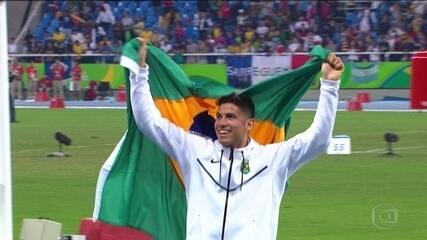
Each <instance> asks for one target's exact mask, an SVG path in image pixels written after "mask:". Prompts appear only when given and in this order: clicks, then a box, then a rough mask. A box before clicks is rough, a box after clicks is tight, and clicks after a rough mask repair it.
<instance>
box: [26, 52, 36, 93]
mask: <svg viewBox="0 0 427 240" xmlns="http://www.w3.org/2000/svg"><path fill="white" fill-rule="evenodd" d="M25 71H26V73H27V86H28V98H30V99H34V98H35V95H36V90H37V69H36V67H35V66H34V61H33V60H31V61H30V63H29V64H28V66H27V67H26V68H25Z"/></svg>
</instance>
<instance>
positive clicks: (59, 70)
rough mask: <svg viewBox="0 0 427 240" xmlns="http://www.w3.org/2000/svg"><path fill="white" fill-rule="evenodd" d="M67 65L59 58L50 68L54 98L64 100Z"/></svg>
mask: <svg viewBox="0 0 427 240" xmlns="http://www.w3.org/2000/svg"><path fill="white" fill-rule="evenodd" d="M67 68H68V67H67V65H65V64H64V63H63V62H61V61H60V60H59V59H58V58H57V59H56V60H55V63H54V64H52V65H51V66H50V71H51V72H52V85H53V86H52V87H53V97H56V98H61V99H64V78H65V72H66V71H67Z"/></svg>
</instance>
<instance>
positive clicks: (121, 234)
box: [79, 218, 153, 240]
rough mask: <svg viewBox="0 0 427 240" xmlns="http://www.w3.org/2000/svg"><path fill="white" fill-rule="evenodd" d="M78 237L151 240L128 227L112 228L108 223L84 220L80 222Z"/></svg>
mask: <svg viewBox="0 0 427 240" xmlns="http://www.w3.org/2000/svg"><path fill="white" fill-rule="evenodd" d="M79 234H80V235H86V239H87V240H118V239H120V240H152V239H153V238H152V237H150V236H149V235H148V234H145V233H143V232H141V231H138V230H136V229H133V228H130V227H120V226H114V225H111V224H108V223H104V222H101V221H97V220H94V219H92V218H84V219H82V220H81V222H80V231H79Z"/></svg>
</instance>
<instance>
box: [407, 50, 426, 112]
mask: <svg viewBox="0 0 427 240" xmlns="http://www.w3.org/2000/svg"><path fill="white" fill-rule="evenodd" d="M426 66H427V52H419V53H415V54H414V56H413V57H412V79H411V92H410V93H411V94H410V95H411V108H414V109H427V67H426Z"/></svg>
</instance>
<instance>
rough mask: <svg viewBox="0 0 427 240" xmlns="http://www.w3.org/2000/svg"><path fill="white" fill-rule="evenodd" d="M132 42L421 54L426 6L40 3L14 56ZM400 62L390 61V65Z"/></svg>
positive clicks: (186, 47)
mask: <svg viewBox="0 0 427 240" xmlns="http://www.w3.org/2000/svg"><path fill="white" fill-rule="evenodd" d="M80 33H81V34H80ZM76 34H80V35H82V36H80V37H79V41H80V43H81V44H82V47H80V46H79V48H77V50H76V47H75V46H74V44H75V41H76V40H75V37H76V36H75V35H76ZM136 35H141V36H144V37H146V38H148V39H150V41H151V42H152V43H153V44H154V45H156V46H159V47H161V48H162V49H164V50H165V51H167V52H169V53H177V52H231V53H241V52H253V53H259V52H263V53H283V52H302V51H304V52H306V51H308V50H309V49H310V48H311V47H312V46H313V45H314V44H322V45H323V46H325V47H327V48H329V49H331V50H333V51H344V52H346V51H350V52H351V51H356V52H360V51H384V52H388V51H390V52H393V51H418V50H426V47H427V44H426V36H427V4H426V2H425V1H357V2H356V1H339V2H336V1H267V2H266V1H208V0H203V1H197V2H195V1H172V0H164V1H46V2H45V4H44V6H43V9H42V17H41V19H40V21H39V23H38V24H37V26H36V27H35V28H34V29H33V30H32V31H31V32H29V33H28V34H27V36H26V37H25V41H22V42H21V43H19V44H21V46H20V47H18V48H17V49H20V50H21V53H51V52H53V53H72V52H73V50H74V52H81V53H85V52H86V53H87V52H92V53H112V52H116V53H117V51H113V47H114V48H115V49H116V50H117V49H120V47H119V46H118V44H122V43H123V42H126V41H127V40H129V39H130V38H132V37H134V36H136ZM58 39H59V40H58ZM61 39H62V40H61ZM189 43H197V44H189ZM402 58H403V59H402ZM404 58H405V56H401V55H400V56H391V59H390V60H405V59H404ZM362 59H369V56H355V59H353V60H362ZM374 59H375V58H374Z"/></svg>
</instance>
